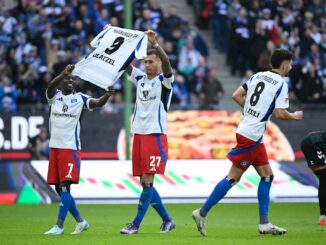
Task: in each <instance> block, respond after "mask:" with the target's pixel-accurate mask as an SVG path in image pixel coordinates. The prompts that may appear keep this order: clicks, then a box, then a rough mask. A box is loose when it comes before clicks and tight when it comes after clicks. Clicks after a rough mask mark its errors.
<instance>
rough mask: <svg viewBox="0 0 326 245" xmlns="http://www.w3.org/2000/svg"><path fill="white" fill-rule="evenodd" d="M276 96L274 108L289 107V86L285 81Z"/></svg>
mask: <svg viewBox="0 0 326 245" xmlns="http://www.w3.org/2000/svg"><path fill="white" fill-rule="evenodd" d="M276 96H277V98H276V103H275V108H280V109H286V108H288V107H289V88H288V85H287V83H286V82H283V84H282V86H281V87H280V88H279V90H278V91H277V93H276Z"/></svg>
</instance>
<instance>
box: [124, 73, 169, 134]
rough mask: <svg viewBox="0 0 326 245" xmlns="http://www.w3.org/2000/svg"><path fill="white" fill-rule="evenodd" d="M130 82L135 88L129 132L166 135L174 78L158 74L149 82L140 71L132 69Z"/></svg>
mask: <svg viewBox="0 0 326 245" xmlns="http://www.w3.org/2000/svg"><path fill="white" fill-rule="evenodd" d="M130 78H131V81H132V82H133V83H134V84H135V85H136V87H137V95H136V103H135V109H134V114H133V118H132V126H131V132H132V133H134V134H154V133H160V134H166V131H167V111H168V109H169V107H170V102H171V98H172V82H173V81H174V77H173V75H172V74H171V76H170V77H168V78H167V77H164V75H163V74H159V75H157V76H156V77H154V78H153V79H151V80H149V79H148V77H147V75H146V74H145V73H144V72H142V71H141V70H139V69H137V68H134V67H133V69H132V73H131V76H130Z"/></svg>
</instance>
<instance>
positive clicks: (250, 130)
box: [237, 71, 289, 142]
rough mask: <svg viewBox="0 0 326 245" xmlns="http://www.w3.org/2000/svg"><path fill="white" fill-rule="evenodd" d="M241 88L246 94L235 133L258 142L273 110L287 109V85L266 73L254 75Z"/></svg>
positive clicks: (272, 73)
mask: <svg viewBox="0 0 326 245" xmlns="http://www.w3.org/2000/svg"><path fill="white" fill-rule="evenodd" d="M242 86H243V88H244V89H245V90H247V94H246V99H245V104H244V108H243V119H242V121H241V122H240V124H239V126H238V128H237V133H239V134H241V135H243V136H245V137H247V138H249V139H251V140H254V141H256V142H258V141H260V140H261V139H262V136H263V134H264V132H265V129H266V123H267V122H268V121H269V119H270V117H271V116H272V114H273V111H274V109H275V108H283V109H286V108H288V107H289V98H288V85H287V83H286V82H285V81H284V80H283V78H282V77H281V76H280V75H279V74H277V73H275V72H272V71H266V72H259V73H256V74H255V75H253V76H252V77H251V78H250V79H249V80H248V81H247V82H245V83H244V84H243V85H242Z"/></svg>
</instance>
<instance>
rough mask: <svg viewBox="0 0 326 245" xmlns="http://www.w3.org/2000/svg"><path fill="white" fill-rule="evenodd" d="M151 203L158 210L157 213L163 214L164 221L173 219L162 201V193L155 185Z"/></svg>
mask: <svg viewBox="0 0 326 245" xmlns="http://www.w3.org/2000/svg"><path fill="white" fill-rule="evenodd" d="M151 205H152V207H153V208H154V209H155V210H156V211H157V213H158V214H159V215H160V216H161V218H162V220H163V221H170V220H171V218H170V216H169V214H168V212H167V211H166V209H165V207H164V205H163V203H162V199H161V197H160V194H159V193H158V192H157V190H156V189H155V187H153V197H152V201H151Z"/></svg>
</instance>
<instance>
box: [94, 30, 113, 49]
mask: <svg viewBox="0 0 326 245" xmlns="http://www.w3.org/2000/svg"><path fill="white" fill-rule="evenodd" d="M111 28H112V27H109V28H107V29H105V30H103V31H101V32H100V33H99V34H97V36H96V37H94V39H93V40H92V41H91V42H90V45H91V47H92V48H97V47H98V45H99V44H100V41H101V39H102V38H103V37H104V36H105V34H106V33H107V32H108V31H109V30H110V29H111Z"/></svg>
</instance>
